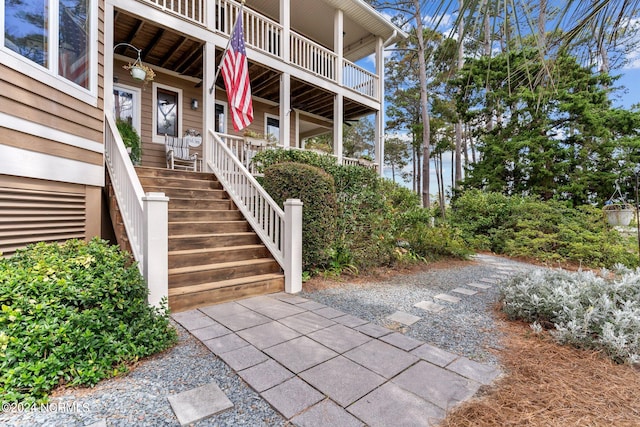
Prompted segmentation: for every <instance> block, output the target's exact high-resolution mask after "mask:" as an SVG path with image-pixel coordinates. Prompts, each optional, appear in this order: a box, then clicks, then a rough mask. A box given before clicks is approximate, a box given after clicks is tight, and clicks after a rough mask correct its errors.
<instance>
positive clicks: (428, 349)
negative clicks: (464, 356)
mask: <svg viewBox="0 0 640 427" xmlns="http://www.w3.org/2000/svg"><path fill="white" fill-rule="evenodd" d="M411 354H413V355H415V356H418V357H419V358H420V359H422V360H426V361H427V362H429V363H433V364H434V365H438V366H441V367H445V366H447V365H448V364H449V363H451V362H453V361H454V360H456V359H457V358H458V357H460V356H458V355H456V354H453V353H449V352H448V351H444V350H442V349H440V348H438V347H434V346H432V345H431V344H422V345H421V346H420V347H418V348H416V349H414V350H413V351H412V352H411Z"/></svg>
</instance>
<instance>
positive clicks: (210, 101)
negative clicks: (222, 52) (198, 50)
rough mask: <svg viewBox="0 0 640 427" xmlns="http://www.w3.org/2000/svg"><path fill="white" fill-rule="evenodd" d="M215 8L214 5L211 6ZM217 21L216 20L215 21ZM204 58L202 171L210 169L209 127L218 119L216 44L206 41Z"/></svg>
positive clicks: (213, 125)
mask: <svg viewBox="0 0 640 427" xmlns="http://www.w3.org/2000/svg"><path fill="white" fill-rule="evenodd" d="M210 9H213V6H210ZM214 22H215V21H214ZM204 46H205V47H204V58H203V60H202V66H203V67H204V70H203V73H202V74H203V79H204V82H203V85H202V86H203V88H204V89H203V91H202V93H203V94H204V95H203V96H202V106H203V109H202V110H203V111H202V114H203V118H202V123H203V124H204V129H202V142H203V144H202V171H203V172H206V171H208V168H207V159H208V158H209V154H210V153H209V149H210V144H208V143H207V141H209V138H211V136H210V135H209V129H211V130H212V131H214V130H215V128H216V127H215V120H216V88H215V82H214V80H213V78H214V77H215V74H216V67H217V64H216V46H215V44H214V43H212V42H206V43H205V45H204ZM212 86H213V91H212V92H211V93H209V89H211V87H212Z"/></svg>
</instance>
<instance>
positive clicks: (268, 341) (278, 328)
mask: <svg viewBox="0 0 640 427" xmlns="http://www.w3.org/2000/svg"><path fill="white" fill-rule="evenodd" d="M237 333H238V335H239V336H240V337H242V338H243V339H244V340H245V341H248V342H250V343H251V344H253V345H254V346H255V347H257V348H259V349H260V350H262V349H265V348H267V347H272V346H274V345H276V344H280V343H282V342H285V341H289V340H292V339H294V338H296V337H299V336H300V333H299V332H296V331H294V330H293V329H291V328H288V327H286V326H285V325H283V324H282V323H279V322H270V323H264V324H262V325H258V326H254V327H253V328H249V329H244V330H242V331H238V332H237Z"/></svg>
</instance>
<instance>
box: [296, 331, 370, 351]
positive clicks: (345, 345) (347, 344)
mask: <svg viewBox="0 0 640 427" xmlns="http://www.w3.org/2000/svg"><path fill="white" fill-rule="evenodd" d="M308 336H309V338H311V339H313V340H315V341H317V342H319V343H320V344H322V345H324V346H325V347H329V348H330V349H331V350H333V351H336V352H338V353H344V352H345V351H349V350H351V349H352V348H355V347H358V346H359V345H362V344H364V343H366V342H367V341H371V338H370V337H368V336H366V335H364V334H362V333H360V332H357V331H355V330H353V329H351V328H347V327H346V326H344V325H335V326H331V327H330V328H326V329H322V330H319V331H316V332H312V333H310V334H309V335H308Z"/></svg>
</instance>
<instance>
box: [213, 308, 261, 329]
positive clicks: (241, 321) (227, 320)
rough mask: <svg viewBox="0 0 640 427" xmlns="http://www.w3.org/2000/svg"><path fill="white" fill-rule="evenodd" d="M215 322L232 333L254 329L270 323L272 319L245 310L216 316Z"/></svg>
mask: <svg viewBox="0 0 640 427" xmlns="http://www.w3.org/2000/svg"><path fill="white" fill-rule="evenodd" d="M214 320H216V321H218V323H222V324H223V325H224V326H226V327H227V328H229V329H231V330H232V331H240V330H242V329H247V328H252V327H254V326H258V325H262V324H263V323H269V322H271V321H272V319H270V318H268V317H266V316H263V315H262V314H259V313H256V312H255V311H252V310H249V309H248V308H244V310H239V311H238V312H237V313H234V314H231V315H228V316H216V317H214Z"/></svg>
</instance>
